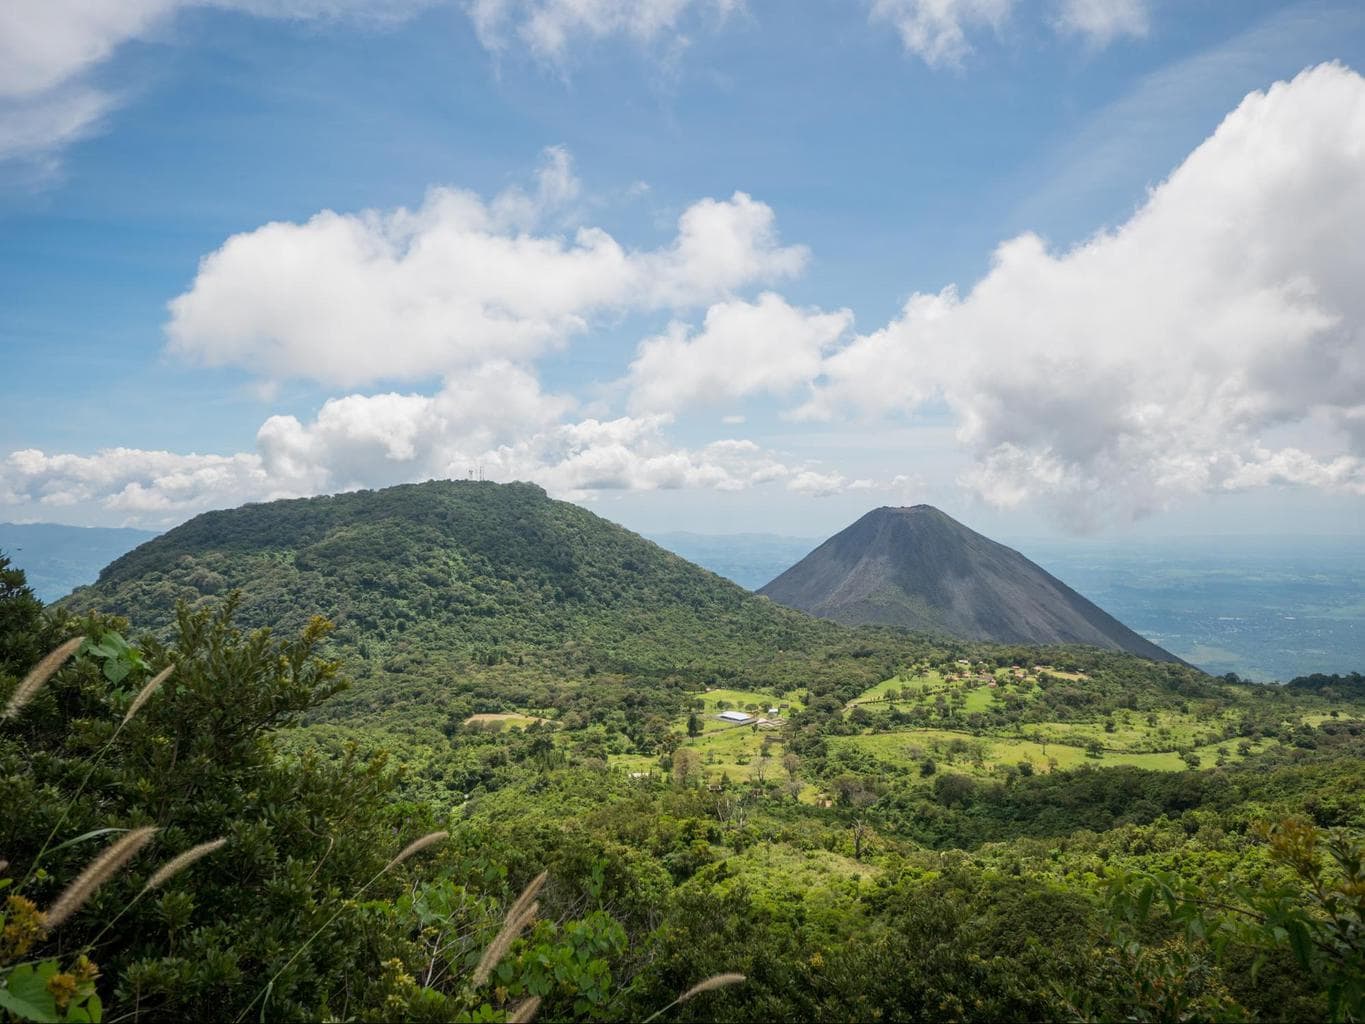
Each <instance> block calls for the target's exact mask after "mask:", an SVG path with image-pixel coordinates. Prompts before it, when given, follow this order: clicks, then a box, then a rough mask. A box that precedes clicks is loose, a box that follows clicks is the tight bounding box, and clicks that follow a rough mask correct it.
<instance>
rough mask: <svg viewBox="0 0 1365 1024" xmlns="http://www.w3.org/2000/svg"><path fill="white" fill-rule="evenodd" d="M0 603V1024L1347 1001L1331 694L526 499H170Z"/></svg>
mask: <svg viewBox="0 0 1365 1024" xmlns="http://www.w3.org/2000/svg"><path fill="white" fill-rule="evenodd" d="M4 580H5V588H4V590H3V592H2V593H0V641H2V642H3V647H2V648H0V698H3V699H5V700H7V701H10V702H11V703H12V704H13V703H14V702H16V701H17V702H18V706H17V707H16V708H15V709H14V710H13V713H12V714H8V715H7V716H6V718H5V719H4V720H3V721H0V776H2V777H3V779H4V783H3V785H4V789H3V791H0V802H3V805H4V806H5V808H6V809H7V811H8V813H7V815H6V816H5V819H4V823H3V826H0V850H3V853H4V857H5V859H7V860H8V862H9V866H8V867H7V868H5V869H4V873H3V874H0V879H3V883H4V885H5V889H4V896H5V898H6V899H7V901H8V902H7V903H6V904H5V908H6V909H5V915H6V917H5V928H6V931H5V933H4V934H5V936H6V938H5V940H4V942H5V943H6V945H4V946H2V947H0V956H3V957H6V958H8V959H7V961H6V962H7V963H11V964H19V965H20V966H17V967H14V968H13V970H14V971H15V972H20V971H21V967H24V965H29V966H28V967H25V968H24V969H25V970H31V971H37V970H38V967H35V966H32V965H35V964H36V965H39V966H41V968H42V970H44V971H46V972H47V973H46V974H45V975H43V976H42V977H39V975H37V974H36V973H35V974H33V975H32V976H33V978H34V979H35V980H34V982H33V984H32V985H30V988H29V989H24V990H23V991H31V992H32V993H33V994H32V996H31V998H32V999H33V1000H36V1002H33V1003H31V1004H29V1003H25V1004H19V1003H16V1002H14V1001H13V1000H11V1001H10V1002H7V1003H5V1004H4V1007H5V1010H6V1011H7V1012H9V1013H11V1014H13V1015H15V1016H17V1017H19V1018H20V1019H46V1018H44V1017H42V1016H41V1015H38V1016H35V1015H34V1012H36V1011H33V1012H31V1011H30V1010H29V1009H27V1007H29V1006H30V1005H33V1006H38V1007H39V1010H41V1011H42V1012H43V1013H46V1014H47V1015H48V1017H50V1018H51V1019H58V1020H84V1019H97V1018H98V1016H100V1014H108V1016H107V1017H105V1018H104V1019H115V1018H117V1019H124V1018H127V1019H144V1018H145V1019H147V1020H162V1019H166V1020H170V1019H184V1018H193V1019H204V1018H209V1017H212V1018H214V1019H224V1018H226V1019H240V1020H247V1019H253V1020H254V1019H265V1020H309V1019H318V1018H328V1019H355V1020H375V1021H378V1020H391V1019H412V1020H432V1021H436V1020H469V1021H474V1020H479V1021H496V1020H514V1019H525V1018H526V1016H527V1015H528V1014H531V1013H534V1014H537V1015H538V1016H537V1019H541V1020H608V1021H610V1020H620V1021H629V1020H641V1019H645V1018H648V1017H649V1016H650V1015H651V1014H654V1013H656V1012H659V1011H662V1012H663V1013H664V1016H661V1017H660V1018H659V1019H661V1020H662V1019H669V1020H734V1021H767V1020H773V1019H811V1020H830V1021H861V1020H911V1019H915V1020H919V1019H934V1020H981V1021H986V1020H999V1019H1037V1020H1059V1021H1060V1020H1113V1019H1141V1020H1246V1019H1263V1020H1280V1019H1285V1018H1286V1017H1292V1018H1294V1019H1302V1018H1315V1019H1329V1018H1330V1019H1336V1020H1343V1021H1345V1020H1355V1019H1359V1015H1360V1013H1361V1012H1362V1002H1361V1000H1362V995H1363V993H1362V989H1361V978H1362V976H1363V975H1362V973H1361V971H1360V969H1359V968H1360V963H1361V960H1360V958H1361V956H1362V955H1365V947H1363V946H1362V940H1361V936H1362V934H1365V933H1362V931H1361V930H1360V922H1361V918H1362V914H1361V911H1362V900H1365V889H1363V888H1362V886H1361V879H1362V877H1365V847H1362V840H1361V837H1362V833H1363V832H1365V806H1363V805H1362V802H1361V800H1360V797H1359V794H1360V793H1361V792H1362V791H1365V757H1362V755H1365V688H1363V687H1362V686H1361V684H1360V680H1359V677H1358V676H1351V677H1345V676H1343V677H1314V678H1312V679H1305V680H1300V681H1296V682H1295V683H1293V684H1290V685H1287V686H1283V687H1270V686H1261V685H1253V684H1248V683H1243V682H1241V681H1238V680H1236V679H1234V678H1227V679H1223V678H1214V677H1210V676H1207V675H1205V674H1203V673H1201V672H1200V671H1199V670H1197V669H1195V668H1193V667H1191V666H1188V665H1185V664H1183V663H1179V662H1175V661H1148V660H1144V659H1142V658H1139V657H1136V656H1134V655H1131V654H1127V653H1123V652H1120V651H1113V650H1102V649H1098V648H1093V647H1085V646H1079V645H1054V646H1048V647H1033V646H1026V645H1001V644H988V643H982V642H976V641H967V640H960V639H954V638H952V637H947V636H941V635H931V634H920V633H914V632H909V631H906V630H903V629H898V628H892V627H874V626H863V627H846V626H841V625H837V624H834V623H831V622H825V621H820V620H816V619H813V618H809V617H807V616H805V615H802V614H800V613H798V612H795V611H791V610H788V609H784V608H781V607H778V606H777V605H774V604H773V603H771V602H770V601H768V600H766V599H764V598H761V597H757V596H754V595H751V594H749V593H747V592H746V591H744V590H742V589H740V588H739V587H736V586H734V585H732V584H730V583H728V582H726V581H724V580H722V579H720V578H719V577H716V576H714V575H712V574H710V573H707V572H705V571H704V570H701V569H698V568H696V567H695V566H692V565H690V564H689V563H687V562H685V561H683V560H681V559H679V558H676V557H675V556H672V555H669V554H667V553H666V552H664V551H662V550H661V549H659V548H657V547H656V546H654V545H652V544H650V543H649V542H647V541H645V540H643V539H641V538H639V537H638V536H636V535H634V534H631V533H629V532H628V531H625V530H623V529H621V528H620V527H617V526H615V525H613V524H611V523H609V522H607V521H605V520H603V519H600V518H598V517H596V516H594V515H592V514H591V513H589V512H587V511H586V510H584V509H581V508H578V507H576V506H573V505H570V504H567V503H564V502H556V501H552V500H550V499H549V498H548V497H547V496H546V495H545V493H544V492H543V491H541V490H540V489H539V488H535V487H531V486H529V485H505V486H499V485H494V484H484V483H470V482H461V483H452V482H441V483H431V484H425V485H418V486H410V487H400V488H393V489H390V490H386V491H375V492H356V493H353V494H347V495H338V496H335V497H330V498H316V499H307V500H304V501H287V502H276V503H271V504H267V505H255V506H246V507H244V508H242V509H237V510H234V511H230V512H219V513H211V514H208V515H205V516H200V517H198V518H196V519H194V520H191V521H190V522H189V523H187V524H185V525H184V526H182V527H179V528H177V529H174V530H171V531H169V532H167V533H166V534H164V535H162V536H161V537H158V538H156V539H155V540H153V541H151V542H150V543H148V544H144V545H143V546H142V547H140V548H138V549H136V550H134V551H132V552H130V553H129V554H127V555H125V556H123V557H122V558H120V559H118V560H117V561H115V562H114V563H113V564H112V565H110V566H109V567H108V569H106V570H105V572H104V573H102V574H101V576H100V579H99V581H98V582H97V583H96V584H94V585H93V586H91V587H88V588H83V589H81V590H79V591H77V592H76V593H75V594H74V595H72V596H71V597H70V598H69V599H68V600H66V601H64V602H62V603H61V604H59V605H57V606H54V607H48V608H44V607H43V606H41V604H40V603H39V602H38V601H37V600H36V599H34V598H33V597H32V595H31V593H30V592H28V590H27V588H26V587H25V585H24V581H23V578H22V574H21V573H18V572H17V571H15V570H12V569H4ZM73 637H84V638H86V639H85V640H84V641H82V642H79V643H75V642H74V641H73V643H72V644H69V645H68V647H69V650H67V652H66V655H65V656H64V660H60V661H59V662H58V663H55V664H54V665H50V666H48V668H46V669H43V670H42V671H44V672H47V675H46V676H44V677H43V678H42V685H40V686H37V687H36V688H35V687H34V686H31V685H29V684H28V683H25V682H23V680H24V678H25V675H26V673H29V672H30V670H31V669H33V667H34V666H35V665H38V664H39V662H40V659H41V658H42V656H43V655H44V654H45V653H47V652H48V651H51V650H53V649H54V648H57V647H58V645H59V644H61V643H62V642H63V641H65V640H68V639H69V638H73ZM40 668H41V666H40ZM166 669H169V670H170V672H169V675H163V674H161V673H162V672H163V670H166ZM149 828H152V829H156V831H155V832H154V833H153V832H149V833H146V835H145V836H143V835H142V833H141V832H139V830H140V829H143V830H145V829H149ZM121 837H122V838H121ZM128 837H132V838H133V839H138V840H139V842H142V843H145V844H146V846H145V850H143V852H141V853H137V851H136V850H135V851H134V854H132V855H130V857H131V859H125V861H120V864H124V863H126V864H127V866H126V867H120V869H119V870H118V871H117V872H115V873H113V874H112V875H111V876H110V877H109V878H108V880H107V881H104V882H102V883H101V884H100V886H99V887H98V889H97V890H96V891H94V892H93V894H87V896H86V898H85V902H84V903H83V904H82V905H81V906H80V907H78V909H77V910H75V911H73V913H72V916H71V917H70V919H69V920H66V921H65V922H64V923H62V924H61V925H60V926H59V927H56V926H49V925H48V924H47V923H45V922H46V921H47V920H48V919H47V918H44V917H43V916H42V915H43V914H44V913H45V912H46V913H49V915H50V912H49V911H45V910H44V908H56V907H60V906H61V905H62V901H63V900H64V899H65V898H66V897H64V896H63V889H64V887H66V886H67V883H68V882H70V881H71V880H72V879H74V878H76V877H77V876H78V875H80V873H81V871H82V868H83V866H86V865H89V864H90V863H91V859H92V857H94V856H95V855H96V854H97V853H98V852H99V851H100V850H102V849H113V848H114V847H115V846H117V844H119V843H122V842H127V841H129V838H128ZM139 837H141V838H139ZM220 839H221V840H222V841H223V842H222V843H221V845H219V844H217V841H218V840H220ZM199 844H210V846H211V847H212V848H211V849H209V850H208V852H206V853H195V852H194V851H199V850H201V849H202V848H203V847H201V845H199ZM405 848H407V849H405ZM139 849H142V847H139ZM400 851H402V852H400ZM414 851H415V852H414ZM182 854H183V855H185V856H190V855H191V854H193V855H194V857H195V858H199V857H202V858H203V859H202V860H200V859H195V860H194V861H193V863H189V862H184V863H186V864H188V866H186V867H182V868H177V871H178V872H179V873H177V874H175V875H174V877H173V878H171V879H170V880H169V881H157V883H156V886H154V887H153V888H152V889H150V890H148V889H147V888H146V887H147V886H148V885H149V884H150V881H151V879H152V878H153V873H154V872H155V871H156V869H157V867H158V865H170V864H175V863H180V862H178V861H177V860H176V858H177V857H179V856H180V855H182ZM542 872H544V873H545V875H544V877H543V878H542V877H541V874H542ZM524 890H525V892H524ZM519 894H522V898H519ZM114 921H117V922H120V924H121V926H120V927H117V928H113V929H110V928H109V927H108V926H109V924H110V923H111V922H114ZM35 957H36V959H35ZM489 958H491V962H484V961H487V960H489ZM1253 968H1254V970H1253ZM739 975H742V976H743V977H742V980H741V979H739V978H737V977H734V976H739ZM13 976H14V977H21V978H27V977H29V975H27V974H22V972H21V973H17V974H14V975H13ZM52 978H61V979H63V980H61V981H60V983H49V982H50V979H52ZM44 979H47V980H44ZM67 979H69V981H68V980H67ZM708 979H720V980H714V981H712V982H710V983H708V984H703V985H702V988H701V991H699V992H696V993H694V994H693V995H691V996H689V997H688V998H687V999H686V1000H683V1001H682V1002H680V1003H676V1004H675V1000H677V999H678V997H679V995H680V994H684V993H686V992H687V991H688V990H689V989H691V988H692V986H694V985H697V984H698V983H703V982H708ZM26 983H27V982H26ZM53 985H56V987H55V988H54V987H53ZM34 986H37V987H34ZM63 986H66V987H63ZM59 997H60V998H62V999H65V1002H61V1003H59V1002H58V999H59ZM7 998H8V995H7ZM95 999H98V1000H99V1001H100V1003H99V1004H98V1005H102V1006H103V1010H101V1011H100V1013H99V1014H94V1015H92V1014H91V1012H90V1009H91V1007H92V1006H96V1008H97V1009H98V1006H97V1004H95V1003H93V1002H92V1000H95ZM49 1004H50V1009H48V1007H49ZM16 1006H19V1009H17V1010H16V1009H15V1007H16ZM25 1014H28V1016H25ZM81 1014H85V1016H81Z"/></svg>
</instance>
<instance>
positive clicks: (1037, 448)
mask: <svg viewBox="0 0 1365 1024" xmlns="http://www.w3.org/2000/svg"><path fill="white" fill-rule="evenodd" d="M1361 238H1365V79H1362V78H1361V77H1360V76H1359V75H1357V74H1355V73H1353V72H1351V71H1349V70H1347V69H1346V68H1343V67H1341V66H1339V65H1323V66H1320V67H1317V68H1314V69H1311V70H1309V71H1306V72H1304V73H1302V74H1301V75H1299V76H1298V77H1297V78H1295V79H1294V80H1293V81H1292V82H1287V83H1279V84H1277V85H1275V86H1274V87H1272V88H1271V89H1269V90H1268V91H1266V92H1264V93H1260V92H1257V93H1253V94H1251V95H1249V96H1248V97H1246V99H1245V100H1244V101H1243V102H1242V103H1241V105H1240V106H1239V107H1238V108H1237V109H1236V110H1234V111H1233V112H1232V113H1231V114H1229V115H1228V117H1227V118H1226V119H1225V120H1224V122H1223V123H1222V124H1221V125H1220V126H1219V128H1218V129H1217V131H1216V132H1215V133H1214V134H1213V135H1212V136H1211V137H1210V138H1209V139H1208V140H1206V141H1205V142H1204V143H1203V144H1202V145H1201V146H1200V147H1199V148H1198V149H1197V150H1195V152H1194V153H1192V154H1191V155H1190V156H1189V157H1188V158H1187V159H1186V160H1185V162H1184V163H1183V164H1182V165H1181V166H1180V167H1179V168H1178V169H1177V170H1176V171H1175V172H1174V173H1173V174H1172V175H1171V176H1170V178H1169V179H1168V180H1167V181H1165V182H1164V183H1162V184H1161V185H1160V186H1159V187H1158V188H1156V189H1155V190H1154V191H1153V192H1152V193H1151V195H1150V196H1149V197H1148V199H1147V202H1146V203H1145V204H1144V205H1143V207H1142V208H1141V209H1140V210H1139V211H1138V212H1137V213H1136V214H1135V215H1134V216H1133V217H1132V219H1130V220H1129V221H1128V222H1127V223H1126V224H1124V225H1123V226H1121V227H1120V228H1118V229H1117V230H1114V231H1112V232H1106V233H1104V234H1101V235H1098V236H1096V237H1095V238H1093V239H1091V240H1090V241H1088V242H1086V243H1085V244H1083V245H1081V246H1078V247H1077V248H1075V249H1073V250H1071V251H1069V252H1064V253H1054V252H1052V251H1050V250H1049V248H1048V247H1047V245H1046V244H1045V243H1044V242H1043V241H1042V240H1041V239H1039V238H1037V237H1035V236H1032V235H1024V236H1022V237H1019V238H1015V239H1013V240H1011V241H1009V242H1006V243H1004V244H1003V245H1001V246H1000V247H999V249H998V250H997V251H996V254H995V259H994V265H993V267H992V269H991V271H990V273H989V274H988V275H987V276H986V277H985V278H984V279H983V280H981V281H980V282H978V283H977V284H976V285H975V286H974V287H973V288H972V289H971V291H970V292H968V293H967V294H966V296H965V297H960V296H959V295H958V293H957V291H956V290H955V289H952V288H948V289H945V290H944V291H943V292H941V293H940V294H938V295H916V296H914V297H913V298H911V300H910V301H909V302H908V303H907V305H906V307H905V310H904V313H903V315H902V316H901V317H900V319H898V320H897V321H895V322H894V323H891V324H889V325H888V326H887V327H885V328H883V329H882V330H879V331H877V332H875V333H872V334H869V335H866V336H862V337H859V338H857V339H856V340H854V341H853V342H852V343H851V344H850V345H848V346H847V347H845V348H844V349H842V350H841V351H839V352H838V353H836V354H834V355H833V356H831V357H830V358H829V359H828V360H826V362H825V364H824V367H823V369H824V373H823V376H822V377H821V379H820V380H819V381H818V382H817V383H816V385H815V391H814V394H813V396H812V398H811V399H810V400H809V401H808V402H807V403H806V404H805V406H804V407H803V409H802V412H803V414H804V415H807V416H812V417H828V416H832V415H836V414H838V413H839V412H841V411H843V410H848V409H851V410H855V411H857V412H859V413H861V414H864V415H881V414H894V413H898V412H908V411H911V410H913V409H915V408H916V407H918V406H920V405H921V404H923V403H924V402H925V401H926V400H928V399H932V398H936V397H940V396H941V397H943V398H945V399H946V400H947V402H948V403H949V404H950V405H951V407H952V408H953V409H954V410H955V411H956V413H957V415H958V419H959V423H960V438H961V440H962V442H963V443H964V444H965V445H967V446H968V447H969V449H970V450H971V452H972V453H973V455H974V456H975V459H976V468H975V469H974V470H973V472H972V473H971V475H970V478H969V480H968V483H969V484H970V485H971V486H972V487H974V488H976V489H977V490H978V491H980V492H981V493H982V494H984V495H985V496H987V497H988V498H990V499H992V500H994V501H996V502H999V503H1006V504H1010V503H1016V502H1019V501H1022V500H1024V499H1028V498H1035V497H1045V498H1048V499H1050V500H1051V501H1053V502H1054V503H1055V504H1056V505H1057V506H1058V507H1059V508H1060V509H1061V510H1062V511H1064V512H1065V513H1066V514H1067V515H1068V516H1070V517H1072V518H1075V519H1077V520H1085V519H1088V518H1093V517H1096V516H1100V515H1104V514H1106V513H1115V514H1118V515H1139V514H1142V513H1144V512H1148V511H1151V510H1152V509H1155V508H1158V507H1161V506H1162V505H1164V504H1165V503H1167V502H1168V501H1170V500H1171V499H1172V498H1175V497H1178V496H1181V495H1185V494H1191V493H1197V492H1206V491H1218V490H1230V489H1238V488H1246V487H1254V486H1260V485H1263V484H1266V483H1270V482H1286V483H1297V484H1306V485H1309V486H1315V487H1324V488H1336V489H1344V490H1349V491H1352V492H1357V493H1365V463H1363V462H1362V458H1363V457H1365V290H1363V289H1362V288H1361V286H1360V285H1361V282H1362V281H1365V246H1362V245H1361V244H1360V239H1361ZM1296 436H1298V437H1302V438H1303V439H1304V440H1303V441H1302V442H1301V443H1292V442H1291V441H1289V440H1286V439H1287V438H1293V437H1296Z"/></svg>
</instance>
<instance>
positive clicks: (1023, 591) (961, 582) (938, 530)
mask: <svg viewBox="0 0 1365 1024" xmlns="http://www.w3.org/2000/svg"><path fill="white" fill-rule="evenodd" d="M758 592H759V593H760V594H763V595H764V596H766V597H770V598H772V599H773V600H774V601H776V602H777V603H778V604H784V605H787V606H788V607H790V608H796V609H799V610H801V611H804V612H808V613H809V614H811V615H817V616H819V617H821V618H826V619H833V620H834V621H836V622H841V623H844V624H845V625H867V624H884V625H893V626H905V627H907V628H910V629H916V630H922V631H925V632H934V633H944V634H947V635H949V636H954V637H959V638H961V639H964V640H991V641H996V642H1000V643H1025V644H1059V643H1079V644H1090V645H1092V646H1095V647H1103V648H1107V649H1109V650H1119V651H1127V652H1129V653H1130V654H1136V655H1139V656H1141V657H1144V658H1151V659H1153V660H1156V661H1178V660H1179V659H1178V658H1176V657H1175V655H1173V654H1171V653H1169V652H1168V651H1165V650H1163V649H1162V648H1160V647H1158V646H1157V645H1156V644H1154V643H1152V642H1151V641H1150V640H1147V639H1146V638H1144V637H1142V636H1140V635H1139V634H1137V633H1135V632H1134V631H1133V630H1131V629H1129V628H1128V627H1127V626H1125V625H1124V624H1123V623H1121V622H1119V621H1118V620H1117V619H1115V618H1114V617H1113V616H1112V615H1110V614H1109V613H1107V612H1105V611H1104V610H1103V609H1101V608H1099V607H1097V606H1096V605H1094V604H1092V603H1091V602H1090V601H1088V600H1086V599H1085V598H1084V597H1082V596H1081V595H1080V594H1078V593H1076V592H1075V591H1074V590H1072V589H1071V588H1070V587H1068V586H1067V585H1066V584H1065V583H1063V582H1062V581H1061V580H1059V579H1057V578H1056V577H1055V576H1052V575H1051V574H1050V573H1048V572H1047V571H1046V570H1044V569H1043V568H1041V567H1040V566H1038V565H1036V564H1034V563H1033V562H1031V561H1029V560H1028V559H1027V558H1025V557H1024V556H1023V555H1021V554H1020V553H1019V552H1017V551H1015V550H1013V549H1012V548H1007V547H1005V546H1004V545H1003V544H997V543H996V542H995V541H993V540H991V539H990V538H988V537H984V536H982V535H981V534H979V533H977V532H975V531H974V530H970V529H968V528H967V527H965V526H963V525H962V524H961V523H959V522H958V521H957V520H955V519H953V518H952V517H951V516H948V515H945V514H944V513H943V512H940V511H939V510H938V509H936V508H933V507H932V506H930V505H915V506H913V507H910V508H879V509H875V510H874V511H872V512H869V513H868V514H867V515H865V516H863V517H862V518H861V519H859V520H858V521H857V522H856V523H854V524H853V525H852V526H850V527H848V528H847V529H845V530H843V531H841V532H839V533H837V534H835V535H834V536H833V537H831V538H830V539H829V540H827V541H825V543H823V544H821V545H820V546H819V547H818V548H816V549H815V550H814V551H812V552H811V553H810V554H809V555H807V556H806V557H805V558H803V559H802V560H801V561H799V562H798V563H796V565H794V566H792V567H791V568H790V569H788V570H787V571H786V572H784V573H782V574H781V575H780V576H778V577H777V578H776V579H775V580H773V581H772V582H771V583H768V584H767V585H766V586H764V587H761V588H760V589H759V591H758Z"/></svg>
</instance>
